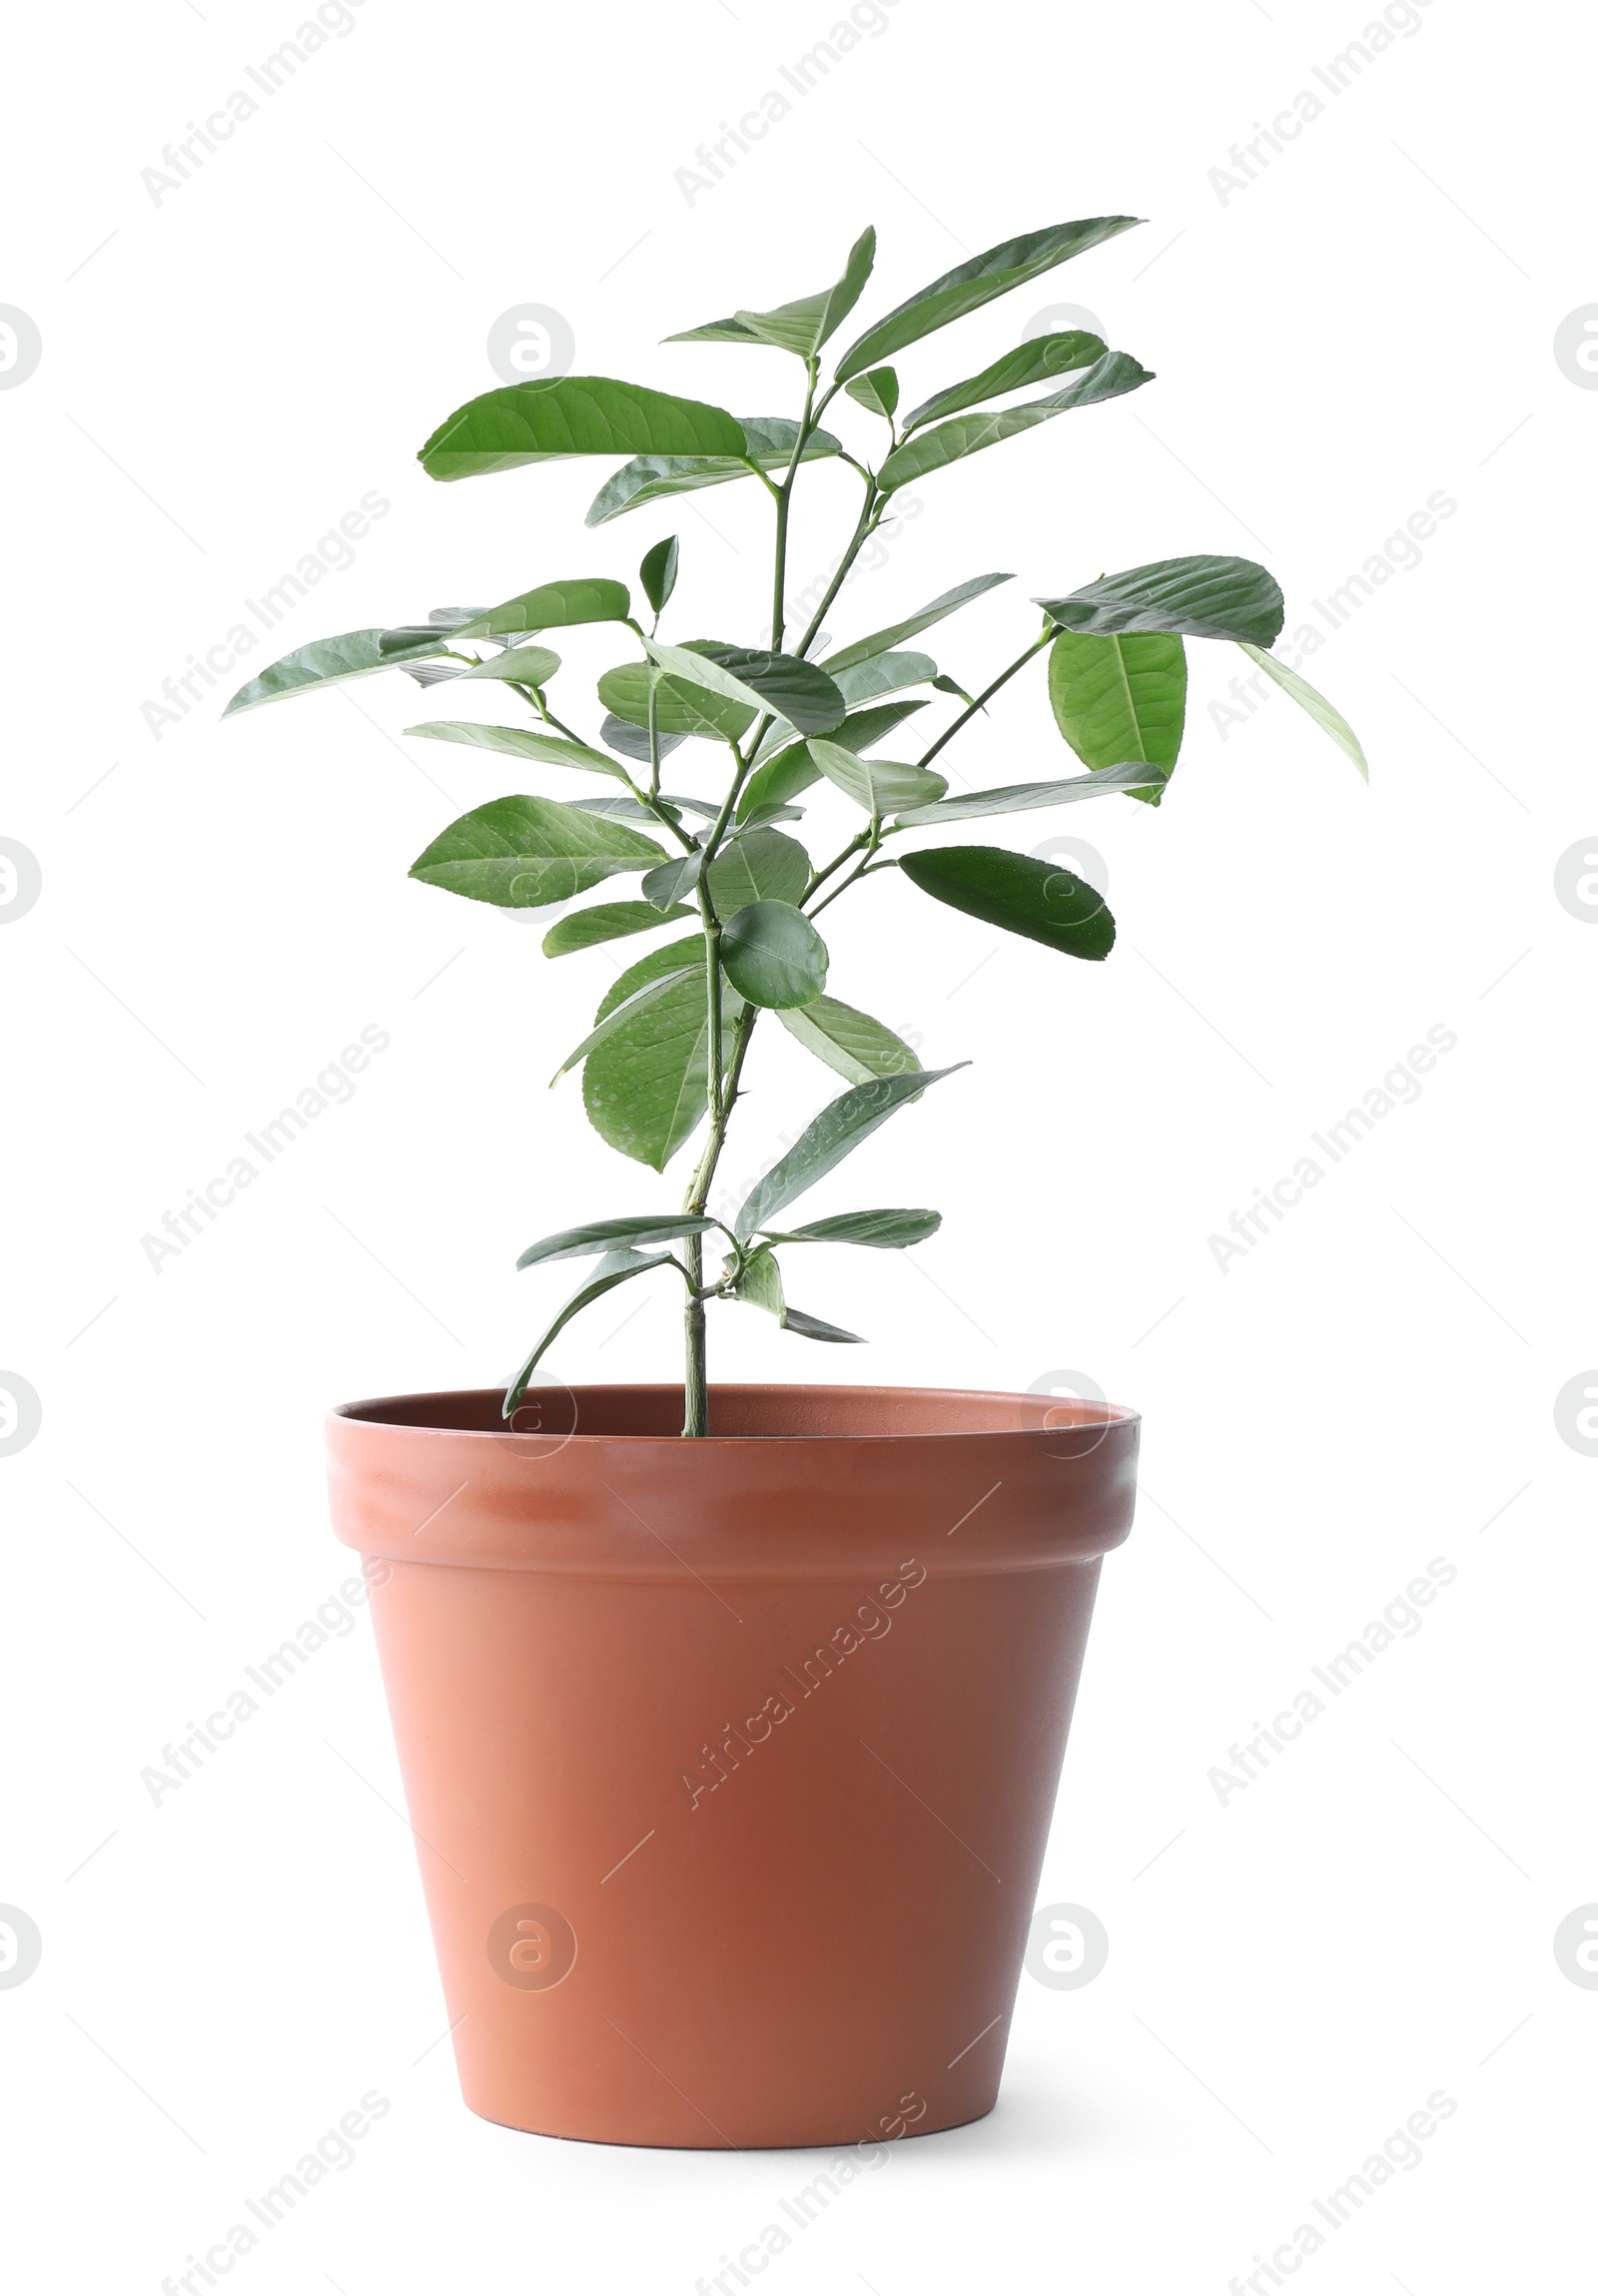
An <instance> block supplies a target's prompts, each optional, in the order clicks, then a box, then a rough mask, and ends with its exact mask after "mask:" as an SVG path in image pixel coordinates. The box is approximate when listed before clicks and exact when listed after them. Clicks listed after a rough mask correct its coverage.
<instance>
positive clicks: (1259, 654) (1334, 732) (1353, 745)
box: [1239, 640, 1370, 781]
mask: <svg viewBox="0 0 1598 2296" xmlns="http://www.w3.org/2000/svg"><path fill="white" fill-rule="evenodd" d="M1239 642H1240V643H1241V644H1242V650H1243V652H1244V653H1245V654H1246V655H1247V656H1248V658H1249V660H1250V661H1255V662H1257V663H1258V664H1259V667H1260V668H1261V669H1262V670H1263V671H1264V673H1265V675H1266V677H1270V678H1274V679H1275V681H1276V683H1277V685H1279V686H1280V687H1281V689H1282V691H1283V693H1290V694H1291V695H1292V698H1293V700H1294V701H1295V702H1296V703H1297V704H1298V706H1299V708H1300V709H1303V710H1307V711H1308V712H1309V715H1310V716H1311V717H1312V718H1313V719H1314V721H1315V723H1316V725H1318V726H1319V727H1320V728H1321V730H1322V731H1323V732H1325V733H1329V734H1330V736H1331V738H1332V740H1333V741H1334V742H1335V743H1336V744H1337V747H1338V748H1339V749H1340V750H1342V751H1343V752H1344V753H1345V754H1346V755H1347V756H1349V757H1351V758H1352V759H1353V761H1354V764H1355V765H1356V766H1357V767H1358V769H1359V774H1360V778H1361V779H1362V780H1364V781H1368V780H1369V779H1370V768H1369V767H1368V766H1367V765H1366V763H1365V753H1364V751H1363V750H1362V749H1361V748H1360V746H1359V737H1358V735H1357V734H1356V733H1355V732H1354V729H1353V727H1352V726H1351V725H1350V724H1349V723H1348V720H1347V719H1346V718H1345V717H1344V716H1343V715H1342V713H1341V712H1340V711H1339V710H1335V709H1333V708H1332V706H1331V704H1330V702H1329V701H1327V699H1326V697H1325V695H1324V694H1318V693H1316V691H1315V689H1314V687H1313V686H1312V685H1310V684H1309V683H1308V681H1307V680H1306V679H1304V678H1301V677H1300V676H1299V675H1298V672H1297V671H1296V670H1290V669H1289V668H1288V667H1287V665H1286V663H1285V662H1278V661H1277V660H1276V658H1275V656H1274V654H1267V653H1265V652H1264V651H1263V649H1262V648H1261V647H1259V646H1252V645H1249V644H1248V643H1247V642H1246V641H1245V640H1243V641H1239Z"/></svg>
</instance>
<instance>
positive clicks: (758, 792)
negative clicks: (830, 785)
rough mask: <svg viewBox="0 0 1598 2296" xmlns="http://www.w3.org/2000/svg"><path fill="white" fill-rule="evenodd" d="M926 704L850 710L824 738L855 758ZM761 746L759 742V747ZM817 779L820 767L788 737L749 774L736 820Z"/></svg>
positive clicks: (903, 703) (794, 793)
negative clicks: (838, 724)
mask: <svg viewBox="0 0 1598 2296" xmlns="http://www.w3.org/2000/svg"><path fill="white" fill-rule="evenodd" d="M926 706H927V705H926V703H925V702H924V701H890V702H882V703H879V704H878V705H877V706H876V707H875V708H871V709H857V710H853V711H851V712H850V714H849V716H848V717H846V718H845V719H844V721H843V723H842V725H840V726H835V727H834V728H833V730H832V732H831V733H830V734H829V735H828V737H827V738H828V739H829V741H835V742H836V743H837V744H838V747H839V748H840V749H852V750H853V751H854V752H855V755H856V756H857V757H858V756H859V754H860V753H861V751H862V750H866V749H870V747H871V746H872V744H873V743H874V742H878V741H881V740H882V739H883V738H884V737H885V736H886V735H887V734H890V733H891V732H892V731H893V729H894V727H895V726H896V725H902V724H903V723H904V721H905V719H906V718H907V717H913V716H914V715H915V713H916V711H917V710H918V709H925V708H926ZM792 731H793V728H792V727H791V726H788V727H786V732H787V733H788V734H789V735H791V734H792ZM764 746H765V745H764V743H762V745H761V747H762V748H764ZM820 779H821V768H820V767H819V766H818V765H816V764H815V763H814V761H813V760H812V758H811V755H810V752H809V750H808V749H807V748H806V746H805V744H804V743H803V742H802V741H795V740H792V739H790V740H788V741H787V743H786V746H784V747H781V748H779V749H778V750H777V751H776V752H775V753H774V754H773V755H770V756H768V757H767V758H766V761H765V763H764V764H763V765H761V766H759V767H757V768H756V770H755V771H754V772H753V773H752V774H751V775H750V776H749V779H748V781H747V782H746V783H745V785H744V792H743V795H742V797H740V798H739V800H738V819H739V820H740V821H748V820H750V819H751V818H752V817H753V816H754V815H755V814H757V813H759V812H761V811H762V810H763V809H764V808H765V807H767V806H772V805H785V804H786V803H787V801H788V799H789V798H790V797H797V796H798V795H799V794H800V792H801V791H802V790H806V789H809V788H811V787H813V786H814V784H815V783H816V782H818V781H819V780H820Z"/></svg>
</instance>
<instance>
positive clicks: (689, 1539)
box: [329, 1386, 1138, 2147]
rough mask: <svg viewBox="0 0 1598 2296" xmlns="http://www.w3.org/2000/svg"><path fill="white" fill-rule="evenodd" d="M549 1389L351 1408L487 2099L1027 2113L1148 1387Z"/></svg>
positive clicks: (902, 2120)
mask: <svg viewBox="0 0 1598 2296" xmlns="http://www.w3.org/2000/svg"><path fill="white" fill-rule="evenodd" d="M551 1392H552V1393H553V1395H554V1397H555V1401H554V1403H553V1404H552V1405H551V1403H550V1401H549V1395H550V1393H551ZM540 1408H541V1411H542V1424H541V1425H535V1426H533V1427H532V1428H530V1429H529V1430H528V1431H527V1432H525V1433H509V1432H507V1431H505V1430H503V1429H501V1427H500V1422H499V1417H498V1412H499V1396H498V1393H497V1391H493V1390H484V1391H481V1392H470V1393H462V1394H442V1395H404V1396H395V1397H389V1398H387V1399H384V1400H380V1401H375V1402H364V1403H351V1404H348V1405H346V1406H345V1408H344V1409H343V1410H341V1411H338V1412H336V1413H334V1414H333V1416H332V1418H331V1419H330V1422H329V1447H330V1453H331V1481H332V1501H333V1519H334V1523H335V1525H336V1527H337V1529H338V1533H339V1536H340V1537H341V1538H342V1539H343V1540H344V1541H345V1542H346V1544H347V1545H349V1546H352V1547H357V1548H359V1549H360V1550H361V1552H362V1554H363V1555H364V1556H365V1557H367V1558H368V1562H367V1570H368V1576H369V1578H370V1579H371V1580H372V1582H373V1594H372V1608H373V1616H374V1619H375V1621H376V1628H377V1637H378V1647H379V1650H380V1653H381V1655H382V1660H383V1671H384V1679H385V1683H386V1685H387V1689H388V1695H389V1705H390V1710H391V1713H392V1715H393V1720H394V1730H395V1736H396V1739H397V1740H398V1743H399V1763H400V1768H401V1771H402V1773H403V1777H404V1785H405V1795H406V1799H407V1802H408V1804H409V1811H410V1820H411V1824H412V1826H413V1828H414V1831H415V1834H416V1837H417V1852H418V1856H419V1858H420V1862H421V1873H422V1881H423V1885H424V1887H425V1891H426V1898H427V1906H428V1911H429V1913H430V1915H431V1920H432V1931H433V1937H434V1940H435V1943H436V1947H437V1953H438V1962H439V1967H440V1971H441V1974H442V1978H443V1990H444V1996H445V1999H446V2001H447V2003H448V2010H449V2016H450V2019H451V2021H452V2022H453V2023H454V2028H455V2029H454V2048H455V2057H456V2062H457V2065H458V2067H459V2073H460V2085H461V2091H462V2094H463V2095H464V2098H465V2101H466V2103H467V2104H468V2105H469V2106H470V2107H471V2109H472V2110H473V2111H474V2112H477V2113H481V2114H482V2115H483V2117H484V2118H485V2119H488V2120H493V2121H501V2122H504V2123H505V2124H507V2125H508V2126H510V2127H512V2128H522V2129H532V2130H538V2131H542V2132H543V2133H545V2134H548V2135H554V2136H568V2137H586V2138H589V2139H594V2140H599V2141H603V2142H607V2143H614V2144H650V2145H687V2146H710V2147H716V2146H735V2147H747V2146H758V2145H821V2144H825V2145H839V2144H844V2143H854V2142H858V2141H861V2140H867V2139H881V2138H883V2137H886V2136H897V2135H899V2134H901V2133H904V2132H905V2131H906V2130H907V2129H909V2130H911V2131H913V2132H914V2133H916V2134H925V2133H927V2132H929V2131H931V2130H933V2129H940V2128H952V2127H955V2126H957V2125H958V2124H959V2123H960V2122H962V2121H969V2120H974V2119H976V2118H978V2117H979V2116H980V2115H981V2114H983V2113H985V2112H988V2111H989V2110H990V2109H991V2108H992V2106H993V2103H994V2100H995V2097H996V2096H997V2093H998V2088H999V2076H1000V2071H1001V2068H1002V2065H1003V2061H1004V2052H1005V2037H1006V2031H1007V2028H1008V2024H1009V2019H1010V2014H1011V2010H1012V2007H1013V2004H1014V2000H1015V1992H1016V1985H1017V1981H1018V1978H1019V1975H1020V1969H1021V1957H1022V1952H1023V1948H1024V1946H1025V1943H1026V1938H1027V1931H1028V1925H1029V1922H1030V1918H1031V1915H1032V1912H1033V1904H1034V1899H1035V1896H1036V1891H1037V1884H1038V1874H1039V1868H1040V1865H1041V1863H1042V1859H1043V1852H1044V1843H1045V1838H1046V1836H1047V1833H1048V1829H1049V1821H1050V1815H1051V1811H1052V1809H1053V1805H1054V1799H1055V1790H1056V1786H1057V1784H1058V1781H1059V1776H1060V1764H1061V1759H1062V1756H1063V1754H1064V1751H1065V1743H1066V1729H1067V1725H1068V1723H1069V1721H1070V1718H1071V1707H1072V1701H1073V1698H1074V1696H1075V1692H1076V1686H1077V1678H1078V1674H1079V1672H1080V1669H1081V1665H1082V1656H1083V1647H1084V1644H1085V1641H1086V1639H1087V1633H1088V1621H1089V1617H1090V1614H1091V1612H1092V1609H1093V1599H1094V1593H1095V1589H1096V1587H1097V1584H1098V1578H1099V1563H1100V1558H1101V1556H1102V1555H1104V1554H1105V1552H1106V1551H1107V1550H1108V1549H1109V1548H1111V1547H1114V1546H1117V1545H1119V1544H1120V1542H1121V1541H1122V1540H1123V1539H1124V1538H1125V1537H1126V1535H1127V1532H1128V1530H1129V1528H1130V1526H1131V1522H1132V1512H1133V1495H1134V1477H1135V1469H1136V1458H1137V1442H1138V1421H1137V1417H1136V1414H1134V1413H1132V1412H1129V1411H1124V1410H1121V1409H1119V1408H1118V1407H1116V1406H1114V1405H1097V1404H1090V1403H1076V1402H1072V1403H1066V1404H1062V1403H1060V1402H1057V1401H1055V1400H1054V1399H1053V1398H1051V1397H1048V1396H1034V1395H988V1394H975V1393H943V1392H938V1391H932V1390H928V1391H921V1390H914V1389H892V1388H879V1387H736V1386H734V1387H716V1388H713V1389H712V1390H711V1411H712V1416H711V1425H712V1427H713V1428H714V1429H715V1430H716V1432H715V1434H714V1435H712V1436H711V1437H710V1438H708V1439H707V1440H704V1441H700V1442H684V1441H683V1440H682V1439H681V1438H680V1436H678V1435H677V1434H676V1432H675V1430H676V1428H677V1427H678V1426H679V1425H680V1423H681V1412H682V1396H681V1390H680V1388H672V1387H583V1388H578V1389H576V1390H575V1391H571V1390H567V1389H564V1388H556V1389H554V1390H552V1391H549V1390H546V1391H545V1393H544V1397H543V1401H542V1404H541V1406H540Z"/></svg>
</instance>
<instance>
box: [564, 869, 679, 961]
mask: <svg viewBox="0 0 1598 2296" xmlns="http://www.w3.org/2000/svg"><path fill="white" fill-rule="evenodd" d="M652 874H653V872H652V871H651V875H652ZM692 915H693V911H692V910H691V909H667V910H665V911H661V910H659V909H656V908H654V907H653V906H652V905H651V904H650V903H649V902H647V901H601V902H599V903H598V904H597V905H596V906H595V907H594V908H592V909H575V910H573V911H572V913H571V915H570V916H569V917H562V918H561V920H560V922H559V924H558V925H551V926H550V928H549V930H548V932H547V933H546V934H545V935H544V937H543V953H544V955H545V956H546V957H570V956H572V955H574V954H575V952H576V951H577V950H579V949H593V948H596V947H597V946H598V944H599V943H600V942H601V941H619V940H621V939H622V938H623V937H624V936H625V935H626V934H628V933H652V932H653V931H654V929H655V927H656V926H657V925H674V924H677V923H679V922H680V921H681V919H682V918H684V917H691V916H692Z"/></svg>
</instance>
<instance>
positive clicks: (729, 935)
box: [721, 901, 827, 1012]
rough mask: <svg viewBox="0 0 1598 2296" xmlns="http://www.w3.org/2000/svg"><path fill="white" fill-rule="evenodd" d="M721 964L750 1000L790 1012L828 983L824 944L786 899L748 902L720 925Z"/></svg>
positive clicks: (815, 994)
mask: <svg viewBox="0 0 1598 2296" xmlns="http://www.w3.org/2000/svg"><path fill="white" fill-rule="evenodd" d="M721 965H722V970H723V972H725V974H726V976H727V978H728V980H729V981H730V982H731V983H732V985H733V987H734V988H735V989H736V990H737V992H738V994H739V995H740V996H741V997H743V998H745V999H746V1000H747V1002H748V1003H749V1004H751V1005H760V1006H762V1007H764V1008H766V1009H767V1010H769V1011H775V1012H791V1011H792V1010H793V1008H794V1007H795V1006H797V1005H809V1004H813V1003H814V1001H815V1000H816V998H817V997H819V996H820V994H821V992H822V990H823V989H824V988H825V987H826V986H827V944H826V943H825V941H823V940H822V938H821V935H820V934H819V933H818V932H817V931H816V929H815V927H814V925H812V924H811V922H810V920H809V918H808V917H806V916H805V915H804V914H803V912H802V911H801V910H798V909H795V908H793V907H792V906H791V905H790V904H789V903H788V902H786V901H750V902H746V903H745V905H744V906H743V908H741V909H737V910H734V912H733V914H732V915H731V916H730V917H729V918H728V919H727V922H726V923H725V925H723V927H722V929H721Z"/></svg>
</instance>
